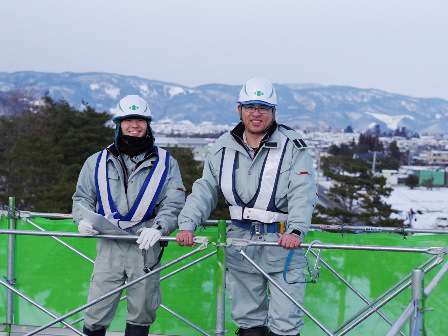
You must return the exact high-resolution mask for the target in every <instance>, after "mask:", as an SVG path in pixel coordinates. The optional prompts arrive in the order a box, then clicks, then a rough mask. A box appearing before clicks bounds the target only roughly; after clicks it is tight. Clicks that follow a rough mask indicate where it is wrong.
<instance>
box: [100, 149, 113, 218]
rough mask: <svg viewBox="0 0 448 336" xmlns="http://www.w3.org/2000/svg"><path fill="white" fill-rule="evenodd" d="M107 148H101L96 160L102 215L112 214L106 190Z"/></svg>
mask: <svg viewBox="0 0 448 336" xmlns="http://www.w3.org/2000/svg"><path fill="white" fill-rule="evenodd" d="M107 155H108V153H107V150H103V151H102V152H101V153H100V159H99V162H98V167H97V185H98V191H99V198H100V199H99V201H100V202H101V207H102V208H103V211H104V216H108V215H109V216H110V215H111V214H112V210H111V208H110V204H109V195H108V192H107V176H106V174H107V170H106V163H107Z"/></svg>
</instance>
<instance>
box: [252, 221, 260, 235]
mask: <svg viewBox="0 0 448 336" xmlns="http://www.w3.org/2000/svg"><path fill="white" fill-rule="evenodd" d="M253 227H254V231H255V234H256V235H257V236H258V235H260V234H261V230H260V224H259V223H255V224H253Z"/></svg>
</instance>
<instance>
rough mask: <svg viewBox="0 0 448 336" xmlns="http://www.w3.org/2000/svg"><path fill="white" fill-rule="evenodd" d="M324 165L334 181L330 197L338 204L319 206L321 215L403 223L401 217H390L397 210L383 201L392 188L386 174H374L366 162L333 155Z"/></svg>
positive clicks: (369, 222)
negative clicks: (384, 175) (398, 218)
mask: <svg viewBox="0 0 448 336" xmlns="http://www.w3.org/2000/svg"><path fill="white" fill-rule="evenodd" d="M322 168H323V173H324V175H325V176H327V177H329V178H331V180H332V181H333V186H332V187H331V188H330V189H329V191H328V194H327V197H329V198H330V199H331V200H332V201H334V202H335V204H337V206H335V207H329V208H322V207H320V208H319V209H318V210H319V215H318V217H320V218H321V219H322V218H323V219H324V220H326V221H327V222H330V223H336V224H363V225H373V226H398V225H401V223H402V221H401V220H396V219H391V218H390V216H391V215H392V214H393V213H394V212H395V211H394V210H393V209H392V208H391V206H390V205H388V204H386V203H385V202H384V201H383V197H387V196H389V195H390V193H391V191H392V189H391V188H389V187H386V179H385V178H384V177H380V176H375V175H372V173H371V171H370V167H369V165H368V164H367V163H366V162H364V161H362V160H359V159H353V158H349V157H344V156H330V157H325V158H323V159H322Z"/></svg>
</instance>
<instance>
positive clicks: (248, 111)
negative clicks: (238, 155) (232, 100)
mask: <svg viewBox="0 0 448 336" xmlns="http://www.w3.org/2000/svg"><path fill="white" fill-rule="evenodd" d="M238 110H239V112H240V113H241V120H242V121H243V124H244V127H245V129H246V131H247V132H249V133H253V134H264V133H265V131H266V129H267V128H268V127H269V126H271V124H272V123H273V121H274V113H273V112H274V109H273V108H272V107H268V106H266V105H260V104H248V105H240V106H239V107H238Z"/></svg>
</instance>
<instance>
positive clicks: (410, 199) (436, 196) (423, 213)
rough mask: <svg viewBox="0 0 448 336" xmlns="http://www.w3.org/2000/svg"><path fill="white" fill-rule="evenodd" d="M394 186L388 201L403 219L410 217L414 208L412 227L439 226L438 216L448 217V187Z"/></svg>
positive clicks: (427, 227) (429, 227)
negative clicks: (410, 212)
mask: <svg viewBox="0 0 448 336" xmlns="http://www.w3.org/2000/svg"><path fill="white" fill-rule="evenodd" d="M393 188H394V190H393V192H392V194H391V195H390V196H389V197H388V198H387V203H389V204H391V205H392V207H393V208H394V209H396V210H399V211H400V214H399V215H400V217H401V218H403V219H408V213H409V211H410V209H412V210H413V211H414V212H415V215H414V216H413V221H412V227H414V228H424V229H431V228H438V227H437V226H436V220H437V218H439V217H448V188H433V189H432V190H428V189H426V188H423V187H420V188H415V189H409V188H408V187H406V186H394V187H393ZM438 229H440V228H438Z"/></svg>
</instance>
